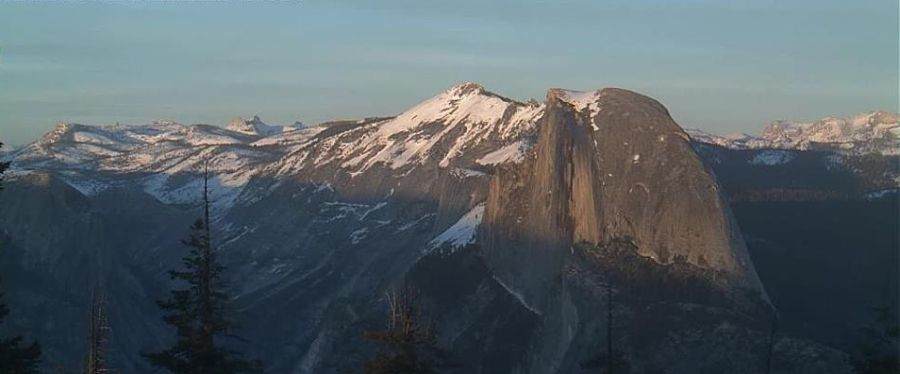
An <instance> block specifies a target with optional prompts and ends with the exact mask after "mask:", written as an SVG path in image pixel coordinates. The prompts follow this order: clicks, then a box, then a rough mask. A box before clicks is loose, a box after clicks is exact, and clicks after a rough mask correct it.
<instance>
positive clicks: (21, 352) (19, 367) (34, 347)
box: [0, 294, 41, 374]
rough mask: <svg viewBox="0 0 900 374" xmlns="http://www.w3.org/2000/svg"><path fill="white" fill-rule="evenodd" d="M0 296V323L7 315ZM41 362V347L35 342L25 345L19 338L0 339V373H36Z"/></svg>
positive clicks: (7, 310) (0, 295) (6, 309)
mask: <svg viewBox="0 0 900 374" xmlns="http://www.w3.org/2000/svg"><path fill="white" fill-rule="evenodd" d="M2 297H3V294H0V323H3V320H4V319H6V315H7V314H9V308H7V307H6V304H3V302H2ZM40 362H41V346H40V345H38V343H37V342H32V343H31V344H25V341H24V339H23V338H22V337H21V336H15V337H11V338H2V339H0V373H8V374H30V373H37V372H38V364H40Z"/></svg>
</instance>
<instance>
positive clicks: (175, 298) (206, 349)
mask: <svg viewBox="0 0 900 374" xmlns="http://www.w3.org/2000/svg"><path fill="white" fill-rule="evenodd" d="M208 183H209V172H208V169H207V170H205V171H204V183H203V216H202V217H201V218H199V219H197V220H196V221H195V222H194V224H193V225H192V226H191V232H190V235H189V237H188V239H187V240H185V241H183V243H184V244H185V245H186V246H187V247H188V248H190V252H189V253H188V255H187V256H185V257H184V258H183V259H182V264H183V265H184V270H183V271H177V270H173V271H170V272H169V275H170V277H171V278H172V279H173V280H176V281H180V282H182V283H186V284H187V286H188V287H187V288H182V289H176V290H172V291H171V295H170V297H169V298H168V299H165V300H160V301H158V302H157V303H158V304H159V306H160V308H161V309H163V310H164V311H165V312H167V313H168V314H166V315H165V317H164V321H165V322H166V323H167V324H169V325H171V326H172V327H174V328H175V331H176V335H177V341H176V343H175V345H174V346H172V347H170V348H167V349H165V350H163V351H160V352H156V353H145V354H144V356H145V358H146V359H147V360H148V361H149V362H150V363H151V364H152V365H154V366H156V367H160V368H163V369H166V370H168V371H170V372H172V373H177V374H182V373H185V374H187V373H190V374H231V373H255V372H259V371H261V366H262V365H261V363H260V362H259V361H255V360H247V359H244V358H243V356H242V355H241V354H240V353H239V352H237V351H234V350H230V349H227V348H225V347H223V346H222V345H221V343H220V340H221V339H222V338H234V337H235V336H233V335H231V334H230V333H231V330H232V329H233V327H234V326H233V324H232V323H231V321H229V320H228V318H227V317H226V313H227V301H228V295H227V294H226V293H225V291H224V290H225V283H224V281H223V280H222V272H223V271H224V270H225V268H224V267H223V266H221V265H219V263H218V262H217V261H216V257H215V252H214V250H213V247H212V242H211V237H210V219H209V205H210V202H209V188H208Z"/></svg>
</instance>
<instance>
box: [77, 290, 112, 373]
mask: <svg viewBox="0 0 900 374" xmlns="http://www.w3.org/2000/svg"><path fill="white" fill-rule="evenodd" d="M109 331H110V328H109V320H108V319H107V317H106V300H105V298H104V297H103V294H102V293H100V292H99V291H98V292H95V294H94V300H93V302H92V305H91V321H90V330H89V333H88V353H87V355H86V357H85V362H84V370H83V371H82V372H83V373H84V374H103V373H108V372H109V369H108V368H107V363H106V346H107V342H108V339H109Z"/></svg>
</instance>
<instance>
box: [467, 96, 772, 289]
mask: <svg viewBox="0 0 900 374" xmlns="http://www.w3.org/2000/svg"><path fill="white" fill-rule="evenodd" d="M623 238H627V239H629V240H631V241H633V242H634V244H635V245H636V248H637V250H638V254H639V255H641V256H645V257H648V258H652V259H653V260H655V261H657V262H659V263H661V264H670V263H672V262H674V261H675V260H676V258H678V259H679V260H684V261H686V262H687V263H690V264H693V265H695V266H697V267H700V268H704V269H710V270H714V271H717V272H719V273H720V274H722V275H723V277H722V278H721V279H720V280H719V281H725V282H728V283H730V284H731V286H733V287H744V288H749V289H754V290H757V291H759V292H760V293H763V289H762V285H761V283H760V282H759V279H758V278H757V276H756V272H755V270H754V269H753V265H752V263H751V262H750V259H749V257H748V255H747V251H746V248H745V246H744V242H743V240H742V239H741V236H740V232H739V231H738V230H737V227H736V225H735V223H734V220H733V218H732V216H731V212H730V210H729V208H728V206H727V204H726V203H725V201H724V199H723V197H722V194H721V193H720V192H719V187H718V185H717V184H716V180H715V178H714V176H713V175H711V173H710V171H708V170H707V169H706V168H705V167H704V165H703V163H702V162H701V160H700V158H699V157H698V156H697V154H696V153H695V152H694V150H693V148H692V147H691V145H690V143H689V141H688V137H687V135H686V134H685V133H684V131H683V130H682V129H681V128H680V127H679V126H678V125H677V124H676V123H675V122H674V121H673V120H672V119H671V117H670V116H669V114H668V112H667V111H666V109H665V108H664V107H663V106H662V105H661V104H659V103H658V102H656V101H655V100H653V99H650V98H648V97H645V96H641V95H639V94H636V93H633V92H630V91H626V90H621V89H604V90H601V91H597V92H592V93H574V92H569V91H564V90H551V91H550V92H549V93H548V95H547V103H546V109H545V114H544V117H543V118H542V119H541V121H540V124H539V134H538V137H537V143H536V145H535V147H534V152H533V153H532V154H531V156H530V157H529V158H528V159H527V160H526V161H525V162H524V163H523V164H521V165H512V166H509V167H508V168H503V169H501V170H499V171H498V173H497V175H496V176H495V177H494V178H493V179H492V181H491V184H490V188H489V192H488V199H487V206H486V211H485V221H484V225H482V232H481V240H480V242H481V243H482V246H483V247H484V251H485V256H486V257H487V258H488V259H489V261H490V262H491V263H492V264H495V267H494V268H495V270H496V271H497V272H498V275H499V276H500V278H502V279H504V280H505V281H506V282H508V284H509V285H510V286H511V287H514V288H521V289H522V290H523V293H524V294H525V295H527V296H526V299H528V300H529V302H533V303H535V304H536V305H540V304H542V303H543V302H544V301H545V300H544V298H543V297H542V296H540V295H543V294H546V290H545V289H544V290H542V288H545V287H546V285H548V284H551V280H552V279H554V278H557V277H558V274H559V271H560V268H561V263H562V259H563V257H564V256H565V255H566V253H567V252H569V251H570V248H572V246H573V245H576V244H580V243H589V244H595V245H597V244H602V243H604V242H608V241H610V240H612V239H623ZM526 269H527V270H526Z"/></svg>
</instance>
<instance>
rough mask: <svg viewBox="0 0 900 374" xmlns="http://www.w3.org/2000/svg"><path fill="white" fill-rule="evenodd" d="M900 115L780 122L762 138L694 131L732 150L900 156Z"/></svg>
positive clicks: (875, 113) (699, 137) (699, 138)
mask: <svg viewBox="0 0 900 374" xmlns="http://www.w3.org/2000/svg"><path fill="white" fill-rule="evenodd" d="M898 119H900V116H898V114H897V113H894V112H888V111H873V112H864V113H860V114H857V115H853V116H849V117H843V118H841V117H836V116H828V117H824V118H822V119H819V120H816V121H812V122H801V121H787V120H776V121H772V122H770V123H769V124H768V125H766V126H765V128H763V131H762V132H761V133H760V136H753V135H745V136H742V137H733V136H719V135H714V134H710V133H707V132H703V131H701V130H691V131H690V134H691V137H692V138H693V139H694V140H695V141H698V142H701V143H712V144H718V145H721V146H724V147H728V148H735V149H744V148H751V149H756V148H778V149H798V150H807V149H823V148H824V149H831V150H835V151H839V152H844V153H853V154H868V153H880V154H884V155H897V154H900V142H898V138H900V123H898Z"/></svg>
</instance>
